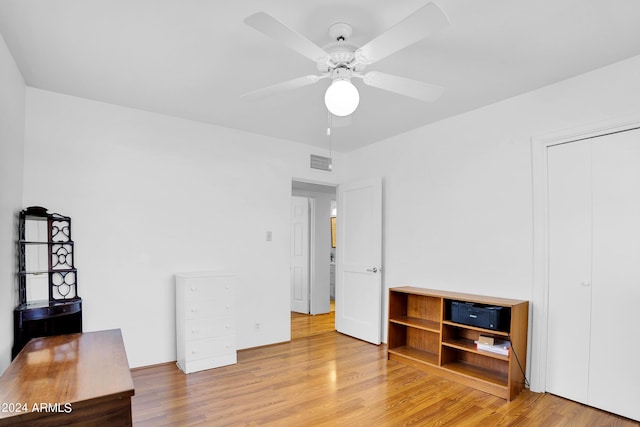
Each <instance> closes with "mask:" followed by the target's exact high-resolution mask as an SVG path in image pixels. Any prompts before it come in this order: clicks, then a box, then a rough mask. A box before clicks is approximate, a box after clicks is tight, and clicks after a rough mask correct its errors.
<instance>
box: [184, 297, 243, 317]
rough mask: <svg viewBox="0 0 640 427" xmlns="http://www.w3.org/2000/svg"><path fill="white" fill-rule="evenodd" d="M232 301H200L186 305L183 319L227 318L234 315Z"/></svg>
mask: <svg viewBox="0 0 640 427" xmlns="http://www.w3.org/2000/svg"><path fill="white" fill-rule="evenodd" d="M234 305H235V303H234V300H233V299H226V300H224V299H222V298H220V299H210V300H206V299H201V300H194V301H192V302H189V303H187V304H186V307H185V313H184V314H185V319H210V318H213V317H228V316H232V315H233V313H234V309H235V307H234Z"/></svg>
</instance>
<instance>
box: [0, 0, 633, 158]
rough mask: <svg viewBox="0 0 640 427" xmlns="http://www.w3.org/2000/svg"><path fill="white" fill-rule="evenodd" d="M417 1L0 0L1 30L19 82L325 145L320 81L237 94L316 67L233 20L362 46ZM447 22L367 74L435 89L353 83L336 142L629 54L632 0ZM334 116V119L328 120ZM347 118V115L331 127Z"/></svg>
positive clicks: (475, 10) (555, 1)
mask: <svg viewBox="0 0 640 427" xmlns="http://www.w3.org/2000/svg"><path fill="white" fill-rule="evenodd" d="M426 3H427V1H426V0H402V1H384V0H341V1H330V0H305V1H300V0H215V1H214V0H83V1H77V0H0V33H1V34H2V35H3V36H4V39H5V41H6V43H7V45H8V46H9V49H10V50H11V52H12V54H13V56H14V58H15V60H16V62H17V64H18V66H19V68H20V70H21V72H22V74H23V76H24V79H25V81H26V83H27V85H29V86H32V87H36V88H41V89H46V90H51V91H55V92H60V93H65V94H69V95H75V96H79V97H84V98H89V99H94V100H98V101H104V102H109V103H113V104H119V105H124V106H128V107H133V108H139V109H143V110H148V111H153V112H158V113H163V114H169V115H172V116H177V117H182V118H187V119H192V120H197V121H202V122H207V123H212V124H216V125H221V126H226V127H231V128H236V129H242V130H246V131H249V132H254V133H258V134H262V135H268V136H273V137H278V138H285V139H290V140H294V141H298V142H302V143H307V144H313V145H317V146H320V147H328V144H329V142H328V137H327V136H326V127H327V111H326V109H325V107H324V102H323V96H324V91H325V89H326V87H327V86H328V85H329V83H330V81H329V80H327V79H325V80H321V81H320V82H318V83H317V84H315V85H313V86H309V87H305V88H302V89H298V90H295V91H290V92H285V93H281V94H278V95H277V96H272V97H269V98H267V99H260V100H257V101H248V100H246V99H240V95H241V94H244V93H247V92H250V91H253V90H256V89H259V88H262V87H264V86H268V85H271V84H274V83H278V82H281V81H284V80H289V79H293V78H296V77H299V76H303V75H307V74H314V73H317V69H316V65H315V64H314V63H313V62H311V61H309V60H308V59H306V58H304V57H302V56H301V55H299V54H297V53H296V52H294V51H292V50H289V49H288V48H286V47H283V46H282V45H280V44H278V43H277V42H275V41H273V40H272V39H269V38H267V37H266V36H264V35H262V34H260V33H258V32H257V31H255V30H254V29H252V28H250V27H248V26H247V25H245V24H244V23H243V22H242V21H243V19H244V18H245V17H247V16H248V15H250V14H252V13H255V12H257V11H261V10H263V11H266V12H268V13H269V14H271V15H273V16H275V17H276V18H278V19H279V20H281V21H282V22H284V23H285V24H287V25H288V26H289V27H292V28H293V29H295V30H297V31H298V32H299V33H301V34H303V35H304V36H306V37H308V38H309V39H310V40H312V41H313V42H315V43H316V44H318V45H320V46H324V45H325V44H327V43H329V42H330V40H329V36H328V34H327V30H328V28H329V26H330V25H331V24H333V23H335V22H347V23H349V24H350V25H351V26H352V27H353V36H352V38H351V41H352V42H354V43H356V44H358V45H362V44H364V43H366V42H368V41H369V40H371V39H373V38H374V37H375V36H376V35H378V34H380V33H382V32H384V31H385V30H386V29H388V28H390V27H391V26H393V25H394V24H396V23H397V22H399V21H400V20H402V19H403V18H404V17H405V16H407V15H409V14H411V13H412V12H414V11H415V10H417V9H418V8H420V7H421V6H423V5H424V4H426ZM437 3H438V4H439V5H440V6H441V7H442V9H443V10H444V11H445V12H446V13H447V15H448V16H449V19H450V21H451V25H450V26H449V27H447V28H446V29H445V30H443V31H441V32H439V33H437V34H435V35H433V36H431V37H429V38H428V39H426V40H424V41H422V42H419V43H417V44H415V45H413V46H410V47H408V48H406V49H404V50H402V51H400V52H397V53H396V54H394V55H391V56H389V57H387V58H385V59H383V60H381V61H379V62H377V63H376V64H374V65H372V66H371V67H370V68H368V69H367V71H369V70H374V69H375V70H377V71H383V72H387V73H392V74H396V75H400V76H404V77H409V78H412V79H416V80H422V81H426V82H429V83H435V84H438V85H441V86H444V87H445V93H444V95H443V96H442V97H441V98H440V99H439V100H438V101H436V102H435V103H433V104H424V103H422V102H420V101H416V100H413V99H411V98H405V97H402V96H400V95H395V94H392V93H389V92H385V91H381V90H379V89H375V88H372V87H368V86H365V85H363V84H362V81H359V80H356V81H354V83H355V85H356V86H357V87H358V89H359V90H360V95H361V100H360V106H359V108H358V110H357V111H356V112H355V113H354V114H353V115H352V117H351V119H350V120H349V121H350V123H349V124H348V125H347V126H342V127H338V128H334V131H333V132H332V135H333V142H332V144H333V149H334V150H336V151H343V152H348V151H351V150H353V149H356V148H358V147H362V146H364V145H367V144H370V143H373V142H375V141H378V140H381V139H384V138H387V137H390V136H393V135H397V134H400V133H403V132H406V131H408V130H411V129H414V128H417V127H420V126H424V125H426V124H429V123H432V122H434V121H437V120H441V119H443V118H446V117H450V116H453V115H456V114H460V113H462V112H465V111H469V110H472V109H475V108H478V107H481V106H483V105H487V104H490V103H493V102H496V101H500V100H502V99H505V98H509V97H512V96H514V95H518V94H521V93H524V92H528V91H531V90H534V89H536V88H540V87H542V86H546V85H549V84H551V83H554V82H557V81H560V80H563V79H566V78H568V77H572V76H575V75H578V74H582V73H584V72H587V71H590V70H593V69H596V68H599V67H602V66H605V65H607V64H610V63H613V62H616V61H619V60H622V59H625V58H628V57H630V56H634V55H638V54H640V24H639V22H640V1H638V0H609V1H602V0H439V1H438V2H437ZM338 124H339V123H338ZM342 124H344V123H342Z"/></svg>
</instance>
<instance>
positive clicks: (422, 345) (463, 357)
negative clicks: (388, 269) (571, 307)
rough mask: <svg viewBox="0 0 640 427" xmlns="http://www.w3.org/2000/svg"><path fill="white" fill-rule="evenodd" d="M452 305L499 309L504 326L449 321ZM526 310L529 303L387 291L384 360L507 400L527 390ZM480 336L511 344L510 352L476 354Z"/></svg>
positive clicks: (434, 292) (435, 292)
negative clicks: (505, 320)
mask: <svg viewBox="0 0 640 427" xmlns="http://www.w3.org/2000/svg"><path fill="white" fill-rule="evenodd" d="M452 301H460V302H470V303H477V304H486V305H491V306H500V307H502V309H503V310H508V314H509V316H508V319H509V322H508V325H504V328H503V330H493V329H486V328H480V327H477V326H470V325H465V324H462V323H456V322H453V321H452V320H451V319H450V318H449V316H450V314H449V311H450V310H448V307H449V306H450V304H451V302H452ZM528 307H529V303H528V301H520V300H511V299H505V298H492V297H487V296H480V295H471V294H462V293H456V292H447V291H439V290H431V289H423V288H416V287H409V286H405V287H398V288H391V289H390V290H389V330H388V340H387V342H388V345H387V348H388V358H389V359H390V360H397V361H399V362H402V363H406V364H408V365H411V366H414V367H416V368H419V369H422V370H425V371H428V372H432V373H435V374H438V375H441V376H443V377H445V378H449V379H451V380H454V381H457V382H460V383H462V384H465V385H468V386H471V387H475V388H477V389H478V390H482V391H485V392H487V393H491V394H493V395H496V396H499V397H501V398H503V399H507V400H511V399H513V398H515V397H516V396H517V395H518V394H519V393H520V392H521V391H522V390H523V389H524V387H525V378H524V372H526V365H525V364H526V355H527V331H528ZM480 335H485V336H491V337H494V338H496V339H501V340H509V341H510V342H511V347H512V348H511V350H510V352H509V354H508V355H502V354H499V353H494V352H491V351H484V350H479V349H478V348H477V346H476V343H475V341H476V340H478V338H479V337H480ZM514 351H515V352H516V353H517V355H518V357H515V355H514Z"/></svg>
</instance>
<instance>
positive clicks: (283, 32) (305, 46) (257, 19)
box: [244, 12, 329, 62]
mask: <svg viewBox="0 0 640 427" xmlns="http://www.w3.org/2000/svg"><path fill="white" fill-rule="evenodd" d="M244 23H245V24H247V25H248V26H250V27H251V28H254V29H255V30H258V31H260V32H261V33H262V34H264V35H266V36H268V37H271V38H272V39H275V40H277V41H279V42H280V43H283V44H284V45H285V46H287V47H288V48H290V49H293V50H295V51H296V52H298V53H299V54H301V55H302V56H306V57H307V58H309V59H311V60H312V61H315V62H318V61H323V60H324V59H325V58H327V57H328V56H329V55H328V54H327V52H325V51H324V49H322V48H321V47H319V46H318V45H317V44H315V43H313V42H312V41H311V40H309V39H308V38H306V37H304V36H303V35H302V34H300V33H298V32H297V31H295V30H294V29H292V28H289V27H288V26H286V25H285V24H283V23H282V22H280V21H278V20H277V19H276V18H274V17H273V16H271V15H269V14H268V13H266V12H258V13H254V14H253V15H251V16H248V17H247V18H246V19H245V20H244Z"/></svg>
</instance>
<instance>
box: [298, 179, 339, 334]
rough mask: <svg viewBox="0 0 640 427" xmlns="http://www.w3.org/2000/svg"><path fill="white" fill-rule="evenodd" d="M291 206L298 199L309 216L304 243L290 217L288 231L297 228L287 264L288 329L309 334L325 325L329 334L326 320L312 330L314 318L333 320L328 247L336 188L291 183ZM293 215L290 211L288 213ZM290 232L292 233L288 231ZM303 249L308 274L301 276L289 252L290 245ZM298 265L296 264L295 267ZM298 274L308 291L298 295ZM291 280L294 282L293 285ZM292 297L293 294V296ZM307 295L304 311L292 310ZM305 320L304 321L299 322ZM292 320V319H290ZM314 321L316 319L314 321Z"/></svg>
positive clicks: (332, 263) (331, 260)
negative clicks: (288, 295) (288, 290)
mask: <svg viewBox="0 0 640 427" xmlns="http://www.w3.org/2000/svg"><path fill="white" fill-rule="evenodd" d="M291 196H292V206H293V203H294V200H297V201H298V203H301V201H302V199H307V200H308V201H309V203H308V206H309V213H308V219H309V220H308V227H306V229H305V230H304V231H305V233H307V236H308V238H306V239H305V237H304V235H299V234H298V235H297V233H299V231H300V225H299V224H300V221H299V220H296V219H294V217H293V215H292V227H298V230H297V232H296V233H294V232H292V264H291V271H292V275H291V278H292V279H291V280H292V283H291V285H292V286H291V292H292V295H291V296H292V307H291V309H292V329H293V328H294V327H296V328H298V329H299V328H300V325H301V324H302V325H307V324H309V325H310V326H303V329H304V328H306V329H309V330H310V331H317V330H324V329H326V328H327V326H326V325H327V324H328V323H331V330H334V329H335V326H334V322H333V321H331V322H329V321H328V320H327V319H322V321H321V323H322V325H320V326H318V325H315V326H314V320H318V321H320V318H317V316H320V315H322V316H324V317H327V316H325V315H329V316H333V314H334V311H333V310H335V308H334V307H335V250H336V248H335V245H332V229H331V225H332V221H331V218H332V217H334V218H335V215H336V212H335V204H336V187H335V186H330V185H321V184H313V183H307V182H300V181H292V186H291ZM292 213H293V211H292ZM294 221H297V222H298V225H295V224H294ZM292 231H293V230H292ZM300 244H303V245H307V247H308V251H307V252H308V255H306V260H307V262H308V269H307V271H308V272H303V270H301V269H300V268H299V267H298V266H297V265H294V261H293V253H294V252H293V248H294V245H300ZM332 246H333V247H332ZM298 263H299V261H296V264H298ZM294 267H295V269H296V271H297V272H299V273H298V276H297V277H296V276H295V275H294V274H293V271H294ZM300 274H303V275H306V278H308V280H307V281H306V282H307V283H308V285H307V286H308V288H307V289H305V290H303V291H306V292H301V290H300V283H304V282H305V281H304V280H301V278H300V277H299V276H300ZM294 279H295V281H294ZM294 293H295V294H294ZM305 293H306V294H307V297H306V298H307V299H308V301H307V302H308V304H307V306H308V310H300V307H304V304H300V302H299V301H298V302H297V303H296V308H295V309H294V307H293V301H294V297H297V298H298V299H299V297H300V295H304V294H305ZM301 311H307V312H306V313H300V312H301ZM301 316H305V317H306V319H303V318H301ZM294 317H295V319H294ZM314 317H316V319H314ZM294 336H300V333H299V331H296V333H295V334H294V333H292V337H294Z"/></svg>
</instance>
